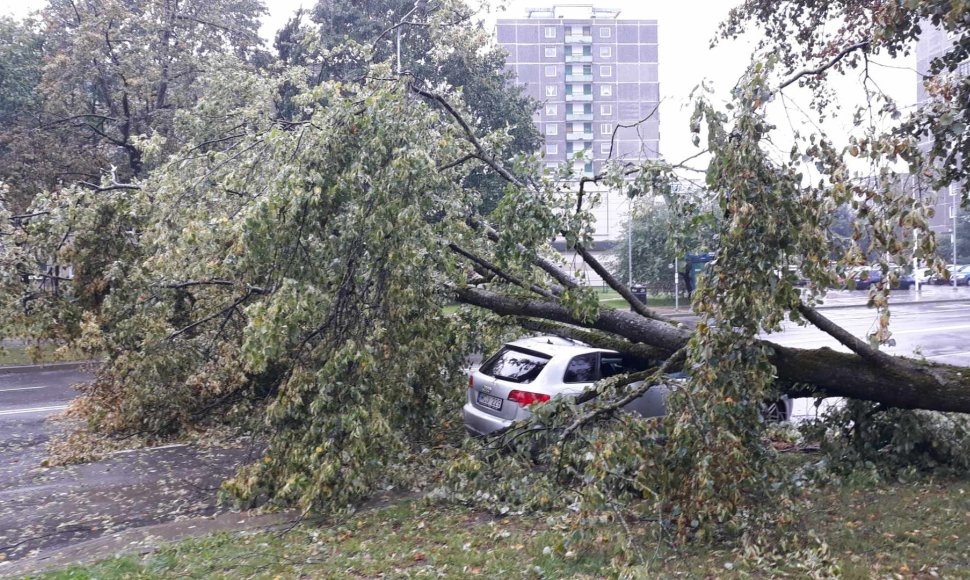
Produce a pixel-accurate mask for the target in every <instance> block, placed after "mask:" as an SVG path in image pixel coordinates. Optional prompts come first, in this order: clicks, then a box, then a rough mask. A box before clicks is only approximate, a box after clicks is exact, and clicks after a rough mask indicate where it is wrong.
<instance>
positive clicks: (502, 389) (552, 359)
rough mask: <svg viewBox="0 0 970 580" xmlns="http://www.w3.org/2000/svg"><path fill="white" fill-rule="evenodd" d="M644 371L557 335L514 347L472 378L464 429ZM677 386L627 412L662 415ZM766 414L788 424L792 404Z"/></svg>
mask: <svg viewBox="0 0 970 580" xmlns="http://www.w3.org/2000/svg"><path fill="white" fill-rule="evenodd" d="M644 368H645V365H644V363H643V362H641V361H636V360H633V359H631V358H629V357H626V356H624V355H622V354H620V353H618V352H616V351H613V350H608V349H602V348H594V347H591V346H589V345H586V344H583V343H581V342H578V341H574V340H569V339H564V338H560V337H556V336H539V337H533V338H523V339H520V340H516V341H514V342H510V343H508V344H506V345H505V346H503V347H502V348H501V349H500V350H499V351H498V352H497V353H496V354H495V355H493V356H491V357H490V358H488V359H487V360H486V361H485V362H484V363H483V364H482V366H481V367H479V369H478V370H476V371H474V372H472V373H471V376H470V377H469V380H468V399H467V401H466V402H465V406H464V407H463V409H462V413H463V415H464V420H465V429H466V430H467V431H468V432H469V433H470V434H472V435H487V434H489V433H492V432H493V431H497V430H499V429H502V428H504V427H508V426H509V425H511V424H512V422H513V421H519V420H523V419H527V418H528V417H530V416H531V415H532V413H531V411H529V408H530V407H531V406H532V405H536V404H540V403H544V402H546V401H548V400H550V399H552V398H553V397H555V396H557V395H561V396H564V397H575V396H576V395H579V394H580V393H582V392H583V391H584V390H586V389H587V388H588V387H590V386H592V385H593V383H595V382H596V381H598V380H600V379H604V378H608V377H611V376H614V375H618V374H622V373H627V372H631V371H637V370H643V369H644ZM677 382H678V379H675V378H673V377H672V378H671V380H670V381H669V383H668V384H665V385H657V386H654V387H651V388H650V389H649V390H648V391H647V392H646V393H644V394H643V396H641V397H639V398H637V399H635V400H634V401H632V402H631V403H629V404H628V405H627V406H626V407H624V408H625V409H626V410H627V411H631V412H635V413H639V414H641V415H643V416H644V417H660V416H663V415H665V414H666V413H667V402H666V401H667V395H668V394H669V393H670V391H671V389H673V388H676V385H677ZM637 384H638V383H634V384H633V385H632V387H635V386H637ZM763 414H764V416H765V418H766V420H768V421H773V422H778V421H786V420H788V419H789V418H790V417H791V405H790V404H789V401H788V400H787V399H782V400H780V401H776V402H774V403H771V404H768V405H766V406H765V410H764V412H763Z"/></svg>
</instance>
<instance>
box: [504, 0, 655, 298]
mask: <svg viewBox="0 0 970 580" xmlns="http://www.w3.org/2000/svg"><path fill="white" fill-rule="evenodd" d="M497 35H498V43H499V44H500V45H501V46H502V47H503V48H505V50H506V51H507V52H508V66H509V67H510V69H511V70H512V71H513V72H514V73H515V74H516V77H517V79H518V82H519V83H521V84H522V85H524V86H525V89H526V91H527V92H528V94H529V95H531V96H532V97H533V98H535V99H536V100H538V101H540V102H541V103H543V105H542V107H541V108H540V109H539V111H538V112H537V113H536V116H535V119H534V120H535V123H536V126H537V127H538V128H539V131H540V132H541V133H542V134H543V135H544V136H545V146H544V147H545V150H544V154H545V162H546V165H547V166H548V167H549V168H551V169H552V168H555V167H558V166H559V165H560V164H562V163H567V162H570V163H573V164H574V168H575V170H576V172H577V174H579V175H593V174H594V173H598V172H599V171H601V170H602V169H603V164H604V162H605V161H606V160H608V159H611V158H612V159H623V160H630V161H634V162H636V161H641V160H644V159H655V158H657V157H659V155H660V120H659V115H658V106H659V103H660V82H659V77H658V69H657V61H658V50H657V46H658V45H657V21H656V20H625V19H622V18H620V17H619V11H618V10H612V9H605V8H596V7H594V6H592V5H573V4H570V5H559V6H554V7H552V8H544V9H529V10H526V16H525V17H524V18H518V19H504V20H499V21H498V22H497ZM601 195H602V198H603V199H602V203H601V204H600V206H599V207H598V208H597V209H596V210H595V211H594V214H595V216H596V229H595V236H594V237H595V239H596V246H597V247H598V248H599V249H601V250H602V249H606V248H608V247H609V246H610V244H611V243H612V242H614V241H615V240H616V239H617V238H618V236H620V235H622V226H623V225H624V224H625V223H626V219H627V217H626V216H627V211H628V206H629V200H628V199H627V198H626V196H625V195H623V193H622V192H615V191H603V192H601ZM591 280H592V281H595V277H592V278H591Z"/></svg>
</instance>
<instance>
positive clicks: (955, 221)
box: [950, 185, 960, 290]
mask: <svg viewBox="0 0 970 580" xmlns="http://www.w3.org/2000/svg"><path fill="white" fill-rule="evenodd" d="M950 197H952V198H953V236H952V237H951V240H952V241H953V269H954V270H956V269H957V211H958V210H959V209H960V206H959V205H957V198H958V197H959V196H957V195H956V192H955V191H953V185H950ZM955 273H956V272H951V273H950V275H951V277H952V278H953V289H954V290H956V289H957V277H956V276H954V275H953V274H955Z"/></svg>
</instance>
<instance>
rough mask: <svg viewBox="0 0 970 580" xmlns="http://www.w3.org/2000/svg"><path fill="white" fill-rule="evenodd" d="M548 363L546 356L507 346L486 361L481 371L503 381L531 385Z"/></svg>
mask: <svg viewBox="0 0 970 580" xmlns="http://www.w3.org/2000/svg"><path fill="white" fill-rule="evenodd" d="M548 362H549V357H548V356H546V355H544V354H541V353H538V352H534V351H531V350H526V349H524V348H518V347H513V346H506V347H505V348H503V349H502V350H500V351H499V352H498V354H496V355H495V356H493V357H492V358H490V359H489V360H488V361H486V362H485V364H483V365H482V368H480V369H479V371H480V372H482V373H483V374H486V375H488V376H490V377H495V378H496V379H502V380H503V381H510V382H513V383H531V382H532V381H534V380H535V378H536V377H537V376H539V373H540V372H542V369H543V368H545V366H546V363H548Z"/></svg>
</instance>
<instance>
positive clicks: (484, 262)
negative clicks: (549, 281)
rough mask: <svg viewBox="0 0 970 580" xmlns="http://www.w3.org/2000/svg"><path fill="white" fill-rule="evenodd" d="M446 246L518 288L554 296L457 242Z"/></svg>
mask: <svg viewBox="0 0 970 580" xmlns="http://www.w3.org/2000/svg"><path fill="white" fill-rule="evenodd" d="M448 248H449V249H450V250H451V251H452V252H455V253H456V254H458V255H459V256H463V257H465V258H467V259H469V260H471V261H472V262H474V263H476V264H478V265H479V266H481V267H482V268H484V269H486V270H488V271H489V272H492V273H493V274H495V275H496V276H498V277H499V278H502V279H503V280H505V281H506V282H509V283H510V284H514V285H516V286H518V287H519V288H523V289H525V290H531V291H532V292H535V293H536V294H539V295H540V296H544V297H546V298H555V297H554V296H553V294H552V292H550V291H548V290H546V289H545V288H543V287H541V286H538V285H536V284H526V283H525V282H524V281H523V280H520V279H519V278H517V277H516V276H513V275H512V274H509V273H508V272H506V271H504V270H502V269H501V268H499V267H498V266H496V265H495V264H492V263H491V262H489V261H488V260H486V259H484V258H480V257H478V256H476V255H475V254H472V253H471V252H469V251H467V250H465V249H463V248H461V247H459V246H458V245H457V244H454V243H449V244H448Z"/></svg>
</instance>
